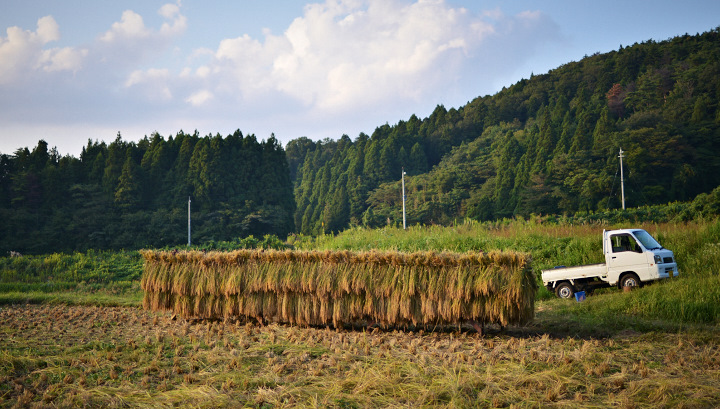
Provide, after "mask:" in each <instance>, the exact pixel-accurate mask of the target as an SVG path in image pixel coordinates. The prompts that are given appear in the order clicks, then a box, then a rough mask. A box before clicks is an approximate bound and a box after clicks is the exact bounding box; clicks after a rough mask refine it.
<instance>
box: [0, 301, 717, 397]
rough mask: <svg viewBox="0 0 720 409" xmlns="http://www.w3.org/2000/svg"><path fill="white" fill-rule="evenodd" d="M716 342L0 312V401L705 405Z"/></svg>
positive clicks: (142, 314)
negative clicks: (303, 326)
mask: <svg viewBox="0 0 720 409" xmlns="http://www.w3.org/2000/svg"><path fill="white" fill-rule="evenodd" d="M540 322H541V323H542V322H543V321H542V319H541V320H540ZM542 325H552V323H547V322H546V323H544V324H542ZM718 341H719V337H718V336H717V329H716V328H713V327H701V329H698V330H688V331H683V332H673V331H649V332H644V333H640V332H634V331H627V330H626V331H620V332H617V333H615V334H614V335H613V336H609V337H606V338H600V339H593V338H587V339H582V338H577V337H571V336H565V335H562V334H552V333H551V332H547V331H543V328H537V327H536V328H534V329H533V328H530V329H529V330H523V329H522V328H521V329H516V332H514V333H513V334H504V333H499V332H495V333H491V334H490V336H486V337H478V336H477V335H475V334H473V333H472V332H465V331H461V332H458V331H435V332H433V331H428V332H424V331H398V330H388V331H378V330H373V331H369V332H367V331H358V330H342V329H341V330H331V329H329V328H317V327H310V328H298V327H294V326H285V325H277V324H272V325H269V326H258V325H255V324H253V323H250V322H243V321H232V320H230V321H194V322H191V321H185V320H173V319H171V316H170V314H168V313H158V312H150V311H144V310H141V309H138V308H128V307H87V306H62V305H23V306H3V307H2V309H0V350H1V351H2V352H1V353H0V406H2V407H70V406H73V407H74V406H90V407H137V406H152V407H172V406H175V405H182V406H190V407H217V406H225V405H229V406H234V405H237V406H251V407H297V406H300V407H303V406H305V407H307V406H313V407H315V406H327V407H377V406H386V407H399V406H402V407H407V406H452V407H458V406H460V407H467V406H480V407H546V406H558V407H568V406H572V407H598V406H619V407H626V408H633V407H653V408H655V407H682V406H686V407H697V406H699V407H712V406H718V405H720V397H719V396H720V394H719V393H718V392H719V391H720V348H719V347H718V343H719V342H718Z"/></svg>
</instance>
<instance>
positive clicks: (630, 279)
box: [620, 273, 640, 288]
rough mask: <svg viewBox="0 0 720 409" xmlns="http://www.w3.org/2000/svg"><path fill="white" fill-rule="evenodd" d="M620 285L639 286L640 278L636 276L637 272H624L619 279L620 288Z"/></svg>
mask: <svg viewBox="0 0 720 409" xmlns="http://www.w3.org/2000/svg"><path fill="white" fill-rule="evenodd" d="M622 287H640V279H639V278H638V276H637V274H635V273H629V274H625V275H624V276H623V277H622V278H621V279H620V288H622Z"/></svg>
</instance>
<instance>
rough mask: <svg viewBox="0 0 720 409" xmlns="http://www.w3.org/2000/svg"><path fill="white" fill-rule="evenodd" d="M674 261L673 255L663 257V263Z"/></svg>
mask: <svg viewBox="0 0 720 409" xmlns="http://www.w3.org/2000/svg"><path fill="white" fill-rule="evenodd" d="M672 262H673V258H672V257H665V258H663V263H672Z"/></svg>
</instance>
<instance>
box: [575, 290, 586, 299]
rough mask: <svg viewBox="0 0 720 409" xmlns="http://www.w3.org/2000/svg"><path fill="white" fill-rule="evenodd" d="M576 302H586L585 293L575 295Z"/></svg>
mask: <svg viewBox="0 0 720 409" xmlns="http://www.w3.org/2000/svg"><path fill="white" fill-rule="evenodd" d="M575 301H577V302H580V301H585V291H578V292H576V293H575Z"/></svg>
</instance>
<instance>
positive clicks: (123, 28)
mask: <svg viewBox="0 0 720 409" xmlns="http://www.w3.org/2000/svg"><path fill="white" fill-rule="evenodd" d="M150 33H151V32H150V30H148V29H147V28H146V27H145V23H144V22H143V18H142V16H141V15H139V14H137V13H135V12H134V11H132V10H125V11H123V13H122V17H121V18H120V21H118V22H115V23H113V25H112V28H111V29H110V30H108V31H106V32H105V34H103V35H102V36H101V37H100V41H105V42H113V41H118V40H120V39H123V38H125V39H143V38H145V37H147V36H149V35H150Z"/></svg>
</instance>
